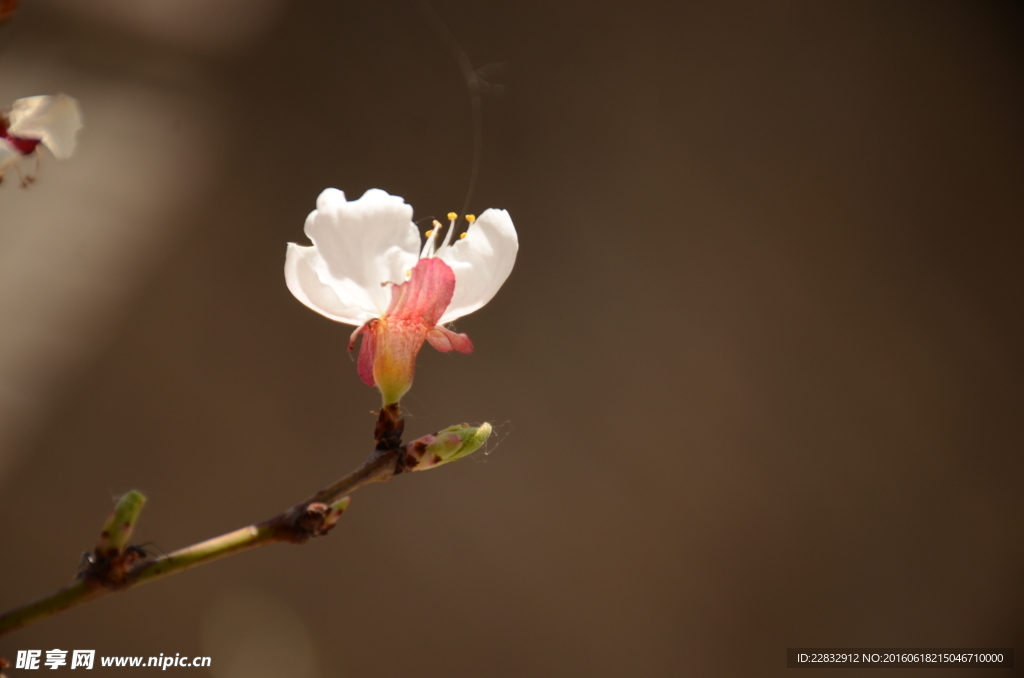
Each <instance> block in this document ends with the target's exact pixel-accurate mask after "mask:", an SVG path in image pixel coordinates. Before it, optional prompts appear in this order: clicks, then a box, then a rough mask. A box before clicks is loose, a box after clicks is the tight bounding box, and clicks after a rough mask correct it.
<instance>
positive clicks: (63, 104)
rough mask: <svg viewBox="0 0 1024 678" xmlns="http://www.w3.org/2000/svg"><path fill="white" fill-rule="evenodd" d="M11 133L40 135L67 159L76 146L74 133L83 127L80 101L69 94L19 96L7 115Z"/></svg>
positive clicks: (29, 135)
mask: <svg viewBox="0 0 1024 678" xmlns="http://www.w3.org/2000/svg"><path fill="white" fill-rule="evenodd" d="M8 119H9V120H10V122H11V125H10V128H9V129H8V131H9V132H10V134H12V135H14V136H17V137H21V138H23V139H40V140H42V143H43V145H44V146H46V147H47V148H48V149H50V152H51V153H53V155H54V157H55V158H59V159H61V160H64V159H66V158H67V157H69V156H70V155H71V153H72V152H74V150H75V135H76V134H77V133H78V130H80V129H81V128H82V110H81V108H80V107H79V105H78V101H76V100H75V99H73V98H71V97H69V96H68V95H66V94H55V95H53V96H38V97H26V98H24V99H18V100H17V101H15V102H14V104H13V105H12V107H11V113H10V115H9V116H8Z"/></svg>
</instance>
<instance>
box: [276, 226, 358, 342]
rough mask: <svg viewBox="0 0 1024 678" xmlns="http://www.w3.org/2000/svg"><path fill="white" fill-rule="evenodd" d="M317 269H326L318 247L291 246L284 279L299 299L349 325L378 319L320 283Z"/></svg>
mask: <svg viewBox="0 0 1024 678" xmlns="http://www.w3.org/2000/svg"><path fill="white" fill-rule="evenodd" d="M318 268H320V269H323V268H325V264H324V262H323V260H322V259H321V258H320V255H319V254H318V253H317V251H316V248H315V247H302V246H300V245H296V244H295V243H293V242H290V243H288V255H287V256H286V257H285V260H284V279H285V282H286V283H287V284H288V289H289V290H291V293H292V294H294V295H295V298H296V299H298V300H299V301H301V302H302V303H303V304H305V305H306V306H308V307H310V308H311V309H313V310H314V311H316V312H317V313H320V314H321V315H325V316H327V317H328V318H330V319H331V320H337V321H338V322H342V323H348V324H349V325H362V324H363V323H364V322H366V321H367V320H369V319H371V318H374V317H376V313H373V312H371V311H368V310H365V309H363V308H360V307H359V306H355V305H353V304H352V302H351V301H347V300H344V299H342V298H341V297H339V296H338V293H337V292H335V291H334V288H332V287H331V286H330V285H329V284H325V283H323V282H321V280H320V276H319V275H318V274H317V269H318Z"/></svg>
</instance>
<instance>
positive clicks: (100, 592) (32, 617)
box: [0, 447, 405, 635]
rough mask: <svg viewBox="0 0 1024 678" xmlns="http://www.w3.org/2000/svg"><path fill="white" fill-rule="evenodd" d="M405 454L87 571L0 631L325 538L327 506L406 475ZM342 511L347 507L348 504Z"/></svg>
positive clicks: (1, 618) (0, 623) (397, 451)
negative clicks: (245, 554)
mask: <svg viewBox="0 0 1024 678" xmlns="http://www.w3.org/2000/svg"><path fill="white" fill-rule="evenodd" d="M404 454H405V448H404V447H392V448H390V449H378V450H376V451H375V452H374V453H373V454H371V455H370V457H369V458H368V459H367V460H366V461H365V462H363V464H362V465H361V466H359V468H357V469H355V470H354V471H352V472H351V473H349V474H348V475H346V476H345V477H343V478H341V479H339V480H338V481H337V482H335V483H333V484H331V485H330V486H328V487H326V488H324V489H323V490H320V491H319V492H317V493H316V494H314V495H313V496H311V497H310V498H308V499H307V500H305V501H303V502H301V503H299V504H296V505H295V506H293V507H291V508H290V509H288V510H286V511H283V512H282V513H280V514H278V515H276V516H274V517H273V518H270V519H268V520H264V521H263V522H261V523H254V524H252V525H247V526H246V527H243V528H241V529H238V530H235V531H233V532H228V533H227V534H222V535H220V536H219V537H214V538H212V539H207V540H206V541H202V542H199V543H198V544H193V545H191V546H186V547H185V548H181V549H178V550H177V551H174V552H173V553H169V554H167V555H164V556H161V557H159V558H147V559H145V560H141V561H139V562H137V563H135V564H134V565H132V566H131V567H130V568H128V569H127V571H126V572H124V573H123V575H121V576H118V577H117V578H116V579H113V578H111V577H109V576H106V575H105V574H104V572H105V571H98V570H97V571H90V570H89V569H86V570H84V571H83V573H82V574H81V575H80V576H79V579H77V580H76V581H74V582H72V583H71V584H68V585H67V586H65V587H64V588H62V589H60V590H58V591H56V592H54V593H52V594H50V595H48V596H46V597H44V598H40V599H39V600H37V601H35V602H32V603H29V604H28V605H23V606H22V607H19V608H16V609H14V610H11V611H9V612H6V613H4V614H3V615H0V635H3V634H5V633H7V632H9V631H13V630H15V629H18V628H21V627H22V626H26V625H28V624H31V623H32V622H35V621H39V620H40V619H45V618H47V617H50V616H52V615H55V614H57V613H58V612H62V611H64V610H67V609H70V608H72V607H76V606H78V605H81V604H82V603H86V602H88V601H91V600H96V599H97V598H101V597H103V596H105V595H106V594H108V593H113V592H115V591H123V590H125V589H129V588H132V587H134V586H138V585H139V584H144V583H145V582H149V581H153V580H155V579H160V578H161V577H166V576H168V575H172V574H176V573H178V572H182V571H184V570H187V569H189V568H191V567H195V566H197V565H202V564H203V563H208V562H210V561H212V560H217V559H218V558H223V557H225V556H229V555H232V554H234V553H239V552H241V551H245V550H247V549H251V548H255V547H257V546H264V545H266V544H273V543H279V542H285V543H292V544H301V543H303V542H305V541H306V540H307V539H309V538H310V537H316V536H322V535H324V534H326V533H327V532H328V531H329V530H330V528H331V527H333V525H334V522H333V520H336V519H337V518H336V517H334V518H333V520H329V519H328V517H327V516H328V515H329V513H328V506H327V505H328V504H335V505H337V504H338V500H339V499H340V498H342V497H343V496H345V495H347V494H350V493H352V492H354V491H355V490H357V489H359V488H360V487H363V486H364V485H368V484H370V483H375V482H381V481H385V480H388V479H389V478H391V477H393V476H395V475H397V474H398V473H401V472H402V470H403V468H402V467H401V466H400V462H401V461H402V459H403V456H404ZM338 510H344V504H342V507H341V508H340V509H338Z"/></svg>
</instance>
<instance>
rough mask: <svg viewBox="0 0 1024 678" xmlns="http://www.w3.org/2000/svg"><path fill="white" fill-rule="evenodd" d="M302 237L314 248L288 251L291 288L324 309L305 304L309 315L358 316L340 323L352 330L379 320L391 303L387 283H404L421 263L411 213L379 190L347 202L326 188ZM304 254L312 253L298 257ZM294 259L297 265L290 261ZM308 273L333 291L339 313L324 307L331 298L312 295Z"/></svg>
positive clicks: (287, 265)
mask: <svg viewBox="0 0 1024 678" xmlns="http://www.w3.org/2000/svg"><path fill="white" fill-rule="evenodd" d="M305 231H306V235H307V236H308V237H309V239H310V240H312V241H313V247H312V248H302V247H295V248H294V249H293V248H289V250H288V258H287V259H286V262H285V270H286V273H287V271H288V270H289V269H290V268H292V267H294V270H295V276H293V277H294V282H295V283H296V285H297V286H298V288H299V289H301V290H304V291H305V292H306V298H308V299H310V300H311V301H313V302H314V304H315V303H318V301H317V300H319V301H320V302H323V303H326V304H327V305H326V306H325V307H323V308H321V307H320V306H318V305H311V304H308V303H307V305H308V306H310V308H312V309H313V310H315V311H320V312H321V313H323V314H324V315H326V316H329V317H336V318H338V319H341V316H343V315H344V316H345V317H353V316H352V313H351V312H350V311H346V312H345V313H340V312H339V310H340V308H342V307H345V308H348V309H351V310H358V312H359V313H358V316H359V319H358V321H356V320H342V322H346V323H350V324H353V325H359V324H362V323H363V322H364V321H366V320H368V319H369V318H376V317H378V316H380V315H382V314H383V313H384V312H385V311H386V310H387V308H388V304H390V303H391V288H390V286H388V285H386V283H389V282H393V283H402V282H405V280H406V274H407V272H408V271H409V270H411V269H412V267H413V266H415V265H416V262H417V261H418V260H419V249H420V234H419V230H418V229H417V228H416V226H415V225H414V224H413V223H412V207H410V206H409V205H407V204H405V201H404V200H402V199H401V198H399V197H398V196H394V195H388V194H387V193H385V192H384V191H382V190H380V189H376V188H372V189H370V190H369V191H367V192H366V193H364V194H363V196H362V197H361V198H359V199H358V200H352V201H347V200H345V194H344V193H342V192H341V191H339V190H337V189H335V188H328V189H327V190H325V191H324V192H323V193H321V194H320V197H319V198H317V201H316V209H315V210H313V212H312V213H310V215H309V217H307V218H306V228H305ZM302 250H313V252H311V253H307V254H305V255H304V256H301V257H300V256H299V254H300V252H301V251H302ZM293 257H294V258H296V259H297V260H296V261H292V258H293ZM300 269H301V270H302V273H301V275H299V271H300ZM310 272H312V273H313V275H315V277H316V278H317V279H319V281H320V282H321V283H322V284H323V285H325V286H327V287H329V288H330V289H331V290H332V291H333V293H334V294H335V296H336V297H337V298H338V300H339V301H340V302H341V304H342V307H339V306H337V305H335V304H333V303H327V302H326V301H325V300H326V299H329V298H330V297H329V296H326V295H325V294H323V293H317V292H315V290H314V286H313V285H312V277H311V276H310ZM300 280H301V281H302V282H301V284H300ZM292 283H293V279H292V278H289V280H288V286H289V288H290V289H292V291H293V292H295V289H294V288H292ZM296 296H299V294H298V293H296ZM299 298H300V299H302V297H301V296H299ZM304 303H305V302H304Z"/></svg>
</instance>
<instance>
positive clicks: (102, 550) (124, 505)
mask: <svg viewBox="0 0 1024 678" xmlns="http://www.w3.org/2000/svg"><path fill="white" fill-rule="evenodd" d="M145 503H146V495H144V494H142V493H141V492H139V491H138V490H131V491H130V492H126V493H125V494H124V495H123V496H122V497H121V498H120V499H118V500H117V504H116V505H115V506H114V509H113V510H112V511H111V512H110V515H108V516H107V522H106V523H104V524H103V531H102V532H100V540H99V542H98V543H97V544H96V554H97V555H100V556H105V557H107V558H112V557H114V556H116V555H118V554H120V553H121V552H123V551H124V549H125V547H126V546H128V540H129V539H131V536H132V530H133V529H134V528H135V523H136V521H137V520H138V519H139V513H141V512H142V507H143V505H144V504H145Z"/></svg>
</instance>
